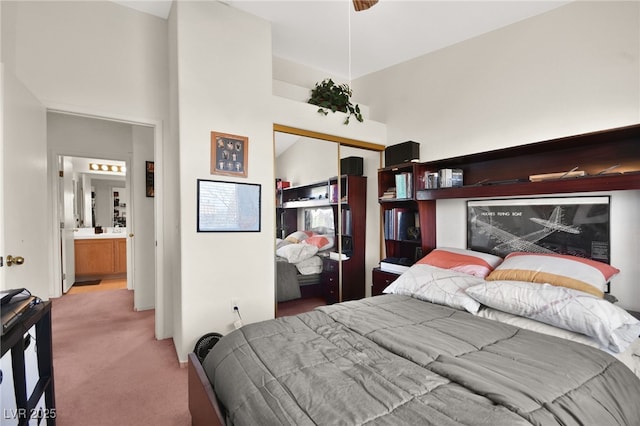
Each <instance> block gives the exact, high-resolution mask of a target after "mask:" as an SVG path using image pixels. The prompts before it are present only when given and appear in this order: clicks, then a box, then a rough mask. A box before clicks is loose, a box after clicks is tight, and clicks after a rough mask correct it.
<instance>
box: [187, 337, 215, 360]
mask: <svg viewBox="0 0 640 426" xmlns="http://www.w3.org/2000/svg"><path fill="white" fill-rule="evenodd" d="M221 338H222V334H220V333H207V334H205V335H204V336H202V337H201V338H199V339H198V341H197V342H196V345H195V347H194V348H193V353H195V354H196V356H197V357H198V360H199V361H200V363H202V361H204V359H205V358H206V357H207V354H208V353H209V351H210V350H211V348H213V347H214V346H215V345H216V343H218V341H219V340H220V339H221Z"/></svg>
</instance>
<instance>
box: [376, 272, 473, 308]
mask: <svg viewBox="0 0 640 426" xmlns="http://www.w3.org/2000/svg"><path fill="white" fill-rule="evenodd" d="M482 282H484V280H483V279H482V278H479V277H475V276H473V275H469V274H465V273H464V272H458V271H454V270H451V269H442V268H438V267H435V266H431V265H425V264H414V265H413V266H412V267H411V268H409V269H408V270H407V271H405V272H404V273H403V274H402V275H400V276H399V277H398V278H397V279H396V280H395V281H394V282H392V283H391V284H390V285H389V286H388V287H387V288H385V289H384V290H383V293H393V294H401V295H404V296H411V297H414V298H416V299H420V300H426V301H428V302H432V303H438V304H440V305H447V306H450V307H452V308H456V309H465V310H467V311H469V312H471V313H476V312H478V309H479V308H480V304H479V303H478V302H477V301H475V300H474V299H472V298H471V297H469V295H467V294H466V293H465V289H466V288H467V287H471V286H474V285H478V284H480V283H482Z"/></svg>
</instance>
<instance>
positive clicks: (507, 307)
mask: <svg viewBox="0 0 640 426" xmlns="http://www.w3.org/2000/svg"><path fill="white" fill-rule="evenodd" d="M466 292H467V294H468V295H469V296H471V297H473V298H474V299H475V300H477V301H478V302H480V303H482V304H483V305H486V306H489V307H492V308H494V309H498V310H501V311H504V312H509V313H511V314H515V315H520V316H522V317H526V318H530V319H533V320H536V321H540V322H544V323H546V324H550V325H553V326H556V327H560V328H564V329H566V330H571V331H575V332H577V333H582V334H586V335H587V336H591V337H593V338H594V339H596V340H597V341H598V343H599V344H600V345H601V346H602V347H604V348H607V349H609V350H611V351H613V352H623V351H624V350H625V349H626V348H627V347H628V346H629V345H630V344H631V343H632V342H633V341H634V340H636V339H637V338H638V335H640V321H638V320H637V319H635V318H634V317H633V316H632V315H630V314H629V313H628V312H627V311H625V310H624V309H621V308H619V307H617V306H615V305H613V304H611V303H610V302H608V301H606V300H604V299H600V298H599V297H596V296H593V295H590V294H588V293H584V292H582V291H579V290H573V289H570V288H566V287H559V286H553V285H550V284H542V285H541V284H536V283H529V282H523V281H490V282H485V283H483V284H480V285H477V286H474V287H469V288H467V289H466Z"/></svg>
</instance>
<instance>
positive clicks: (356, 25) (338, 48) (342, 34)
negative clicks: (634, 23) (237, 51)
mask: <svg viewBox="0 0 640 426" xmlns="http://www.w3.org/2000/svg"><path fill="white" fill-rule="evenodd" d="M176 1H193V0H176ZM196 1H209V0H196ZM570 1H572V0H564V1H544V0H533V1H531V0H529V1H527V0H511V1H506V0H505V1H482V0H469V1H461V0H444V1H428V0H380V1H379V3H378V4H376V5H375V6H373V7H372V8H370V9H368V10H365V11H361V12H355V11H354V9H353V6H352V4H351V1H350V0H284V1H276V0H227V1H224V3H226V4H228V5H229V6H231V7H234V8H237V9H240V10H243V11H245V12H247V13H250V14H252V15H255V16H258V17H261V18H263V19H265V20H267V21H270V22H271V26H272V43H273V55H274V56H276V57H279V58H283V59H287V60H290V61H293V62H297V63H299V64H303V65H306V66H309V67H312V68H315V69H318V70H321V71H325V72H327V73H328V74H329V75H333V76H336V77H338V78H343V79H344V80H347V81H348V80H351V79H355V78H358V77H361V76H363V75H367V74H370V73H372V72H375V71H379V70H381V69H384V68H387V67H390V66H392V65H396V64H398V63H401V62H404V61H407V60H409V59H412V58H416V57H418V56H422V55H424V54H427V53H429V52H433V51H435V50H438V49H442V48H444V47H447V46H450V45H453V44H455V43H459V42H461V41H463V40H466V39H470V38H473V37H476V36H478V35H481V34H484V33H487V32H490V31H493V30H496V29H498V28H501V27H504V26H507V25H510V24H513V23H515V22H518V21H521V20H524V19H527V18H530V17H532V16H535V15H538V14H541V13H545V12H547V11H549V10H552V9H555V8H557V7H560V6H562V5H564V4H567V3H569V2H570ZM116 3H119V4H122V5H124V6H127V7H131V8H134V9H137V10H140V11H142V12H145V13H150V14H153V15H155V16H159V17H161V18H165V19H166V18H167V16H168V15H169V11H170V8H171V1H169V0H134V1H116Z"/></svg>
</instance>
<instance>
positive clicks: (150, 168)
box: [145, 161, 155, 197]
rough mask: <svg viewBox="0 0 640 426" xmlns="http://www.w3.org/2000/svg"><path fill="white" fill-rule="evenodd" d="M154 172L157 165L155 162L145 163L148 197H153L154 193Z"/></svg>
mask: <svg viewBox="0 0 640 426" xmlns="http://www.w3.org/2000/svg"><path fill="white" fill-rule="evenodd" d="M154 172H155V163H154V162H153V161H145V184H146V189H147V191H146V195H147V197H153V196H154V194H155V192H154Z"/></svg>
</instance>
